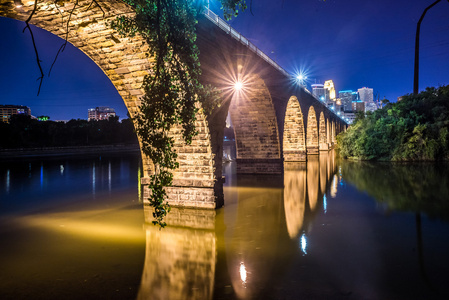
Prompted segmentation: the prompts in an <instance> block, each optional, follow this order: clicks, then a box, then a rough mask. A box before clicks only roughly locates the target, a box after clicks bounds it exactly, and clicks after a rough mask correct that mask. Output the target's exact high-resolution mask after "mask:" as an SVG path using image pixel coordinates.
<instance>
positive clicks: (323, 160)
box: [320, 152, 329, 195]
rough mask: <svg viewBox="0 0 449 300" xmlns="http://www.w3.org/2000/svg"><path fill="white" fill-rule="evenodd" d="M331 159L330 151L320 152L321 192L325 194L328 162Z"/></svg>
mask: <svg viewBox="0 0 449 300" xmlns="http://www.w3.org/2000/svg"><path fill="white" fill-rule="evenodd" d="M328 160H329V152H320V188H321V193H322V194H323V195H324V194H325V193H326V185H327V182H328V180H327V178H328V176H327V171H328V170H327V162H328Z"/></svg>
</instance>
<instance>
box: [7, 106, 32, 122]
mask: <svg viewBox="0 0 449 300" xmlns="http://www.w3.org/2000/svg"><path fill="white" fill-rule="evenodd" d="M13 115H27V116H31V109H30V108H29V107H28V106H23V105H0V121H2V122H4V123H9V120H10V119H11V116H13Z"/></svg>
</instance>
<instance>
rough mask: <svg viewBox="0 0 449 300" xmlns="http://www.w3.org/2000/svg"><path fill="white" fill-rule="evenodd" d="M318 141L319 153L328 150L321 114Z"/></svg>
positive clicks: (324, 121)
mask: <svg viewBox="0 0 449 300" xmlns="http://www.w3.org/2000/svg"><path fill="white" fill-rule="evenodd" d="M319 141H320V151H327V150H329V145H328V143H327V137H326V120H325V119H324V113H323V112H321V113H320V125H319Z"/></svg>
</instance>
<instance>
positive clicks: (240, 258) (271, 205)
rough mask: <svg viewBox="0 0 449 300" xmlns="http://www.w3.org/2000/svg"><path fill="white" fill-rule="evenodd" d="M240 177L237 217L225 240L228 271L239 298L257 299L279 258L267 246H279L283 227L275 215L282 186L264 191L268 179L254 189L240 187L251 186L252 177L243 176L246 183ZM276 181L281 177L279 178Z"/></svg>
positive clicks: (280, 218)
mask: <svg viewBox="0 0 449 300" xmlns="http://www.w3.org/2000/svg"><path fill="white" fill-rule="evenodd" d="M242 177H243V176H240V177H239V186H240V187H239V188H238V192H237V195H238V208H237V217H236V220H235V222H234V224H233V225H232V226H228V228H227V231H229V232H230V233H229V235H228V237H227V238H226V260H227V269H228V272H229V276H230V279H231V284H232V288H233V290H234V292H235V294H236V296H237V298H238V299H258V296H260V293H261V292H263V290H264V289H265V288H266V285H267V284H269V280H270V278H272V272H273V269H274V268H275V267H276V261H277V260H278V259H279V258H278V257H279V256H281V255H282V253H278V251H280V249H277V247H270V246H268V244H273V243H278V240H279V239H280V236H281V234H280V231H281V230H282V228H284V226H283V224H282V222H283V217H282V215H280V214H279V213H274V212H279V211H280V209H281V205H282V188H281V187H282V183H281V185H280V186H278V187H273V188H267V186H273V184H272V182H273V179H272V178H271V177H270V178H265V179H262V181H261V182H258V183H257V188H253V187H242V185H243V186H244V185H247V186H248V185H250V184H251V183H254V180H253V178H255V177H252V176H245V178H244V179H243V180H248V181H245V183H246V182H248V184H245V183H242V181H243V180H242ZM259 178H260V177H259ZM264 180H265V181H264ZM279 180H282V177H280V176H279ZM276 185H277V182H276ZM251 186H254V185H251ZM248 212H250V213H248ZM260 216H264V217H263V218H261V217H260Z"/></svg>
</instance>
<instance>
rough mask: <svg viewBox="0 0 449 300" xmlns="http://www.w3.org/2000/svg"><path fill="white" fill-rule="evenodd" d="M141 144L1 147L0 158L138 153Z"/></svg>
mask: <svg viewBox="0 0 449 300" xmlns="http://www.w3.org/2000/svg"><path fill="white" fill-rule="evenodd" d="M139 151H140V148H139V145H137V144H136V145H101V146H76V147H42V148H18V149H0V160H4V159H10V158H22V157H49V156H70V155H80V154H81V155H83V154H86V155H88V154H113V153H138V152H139Z"/></svg>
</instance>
